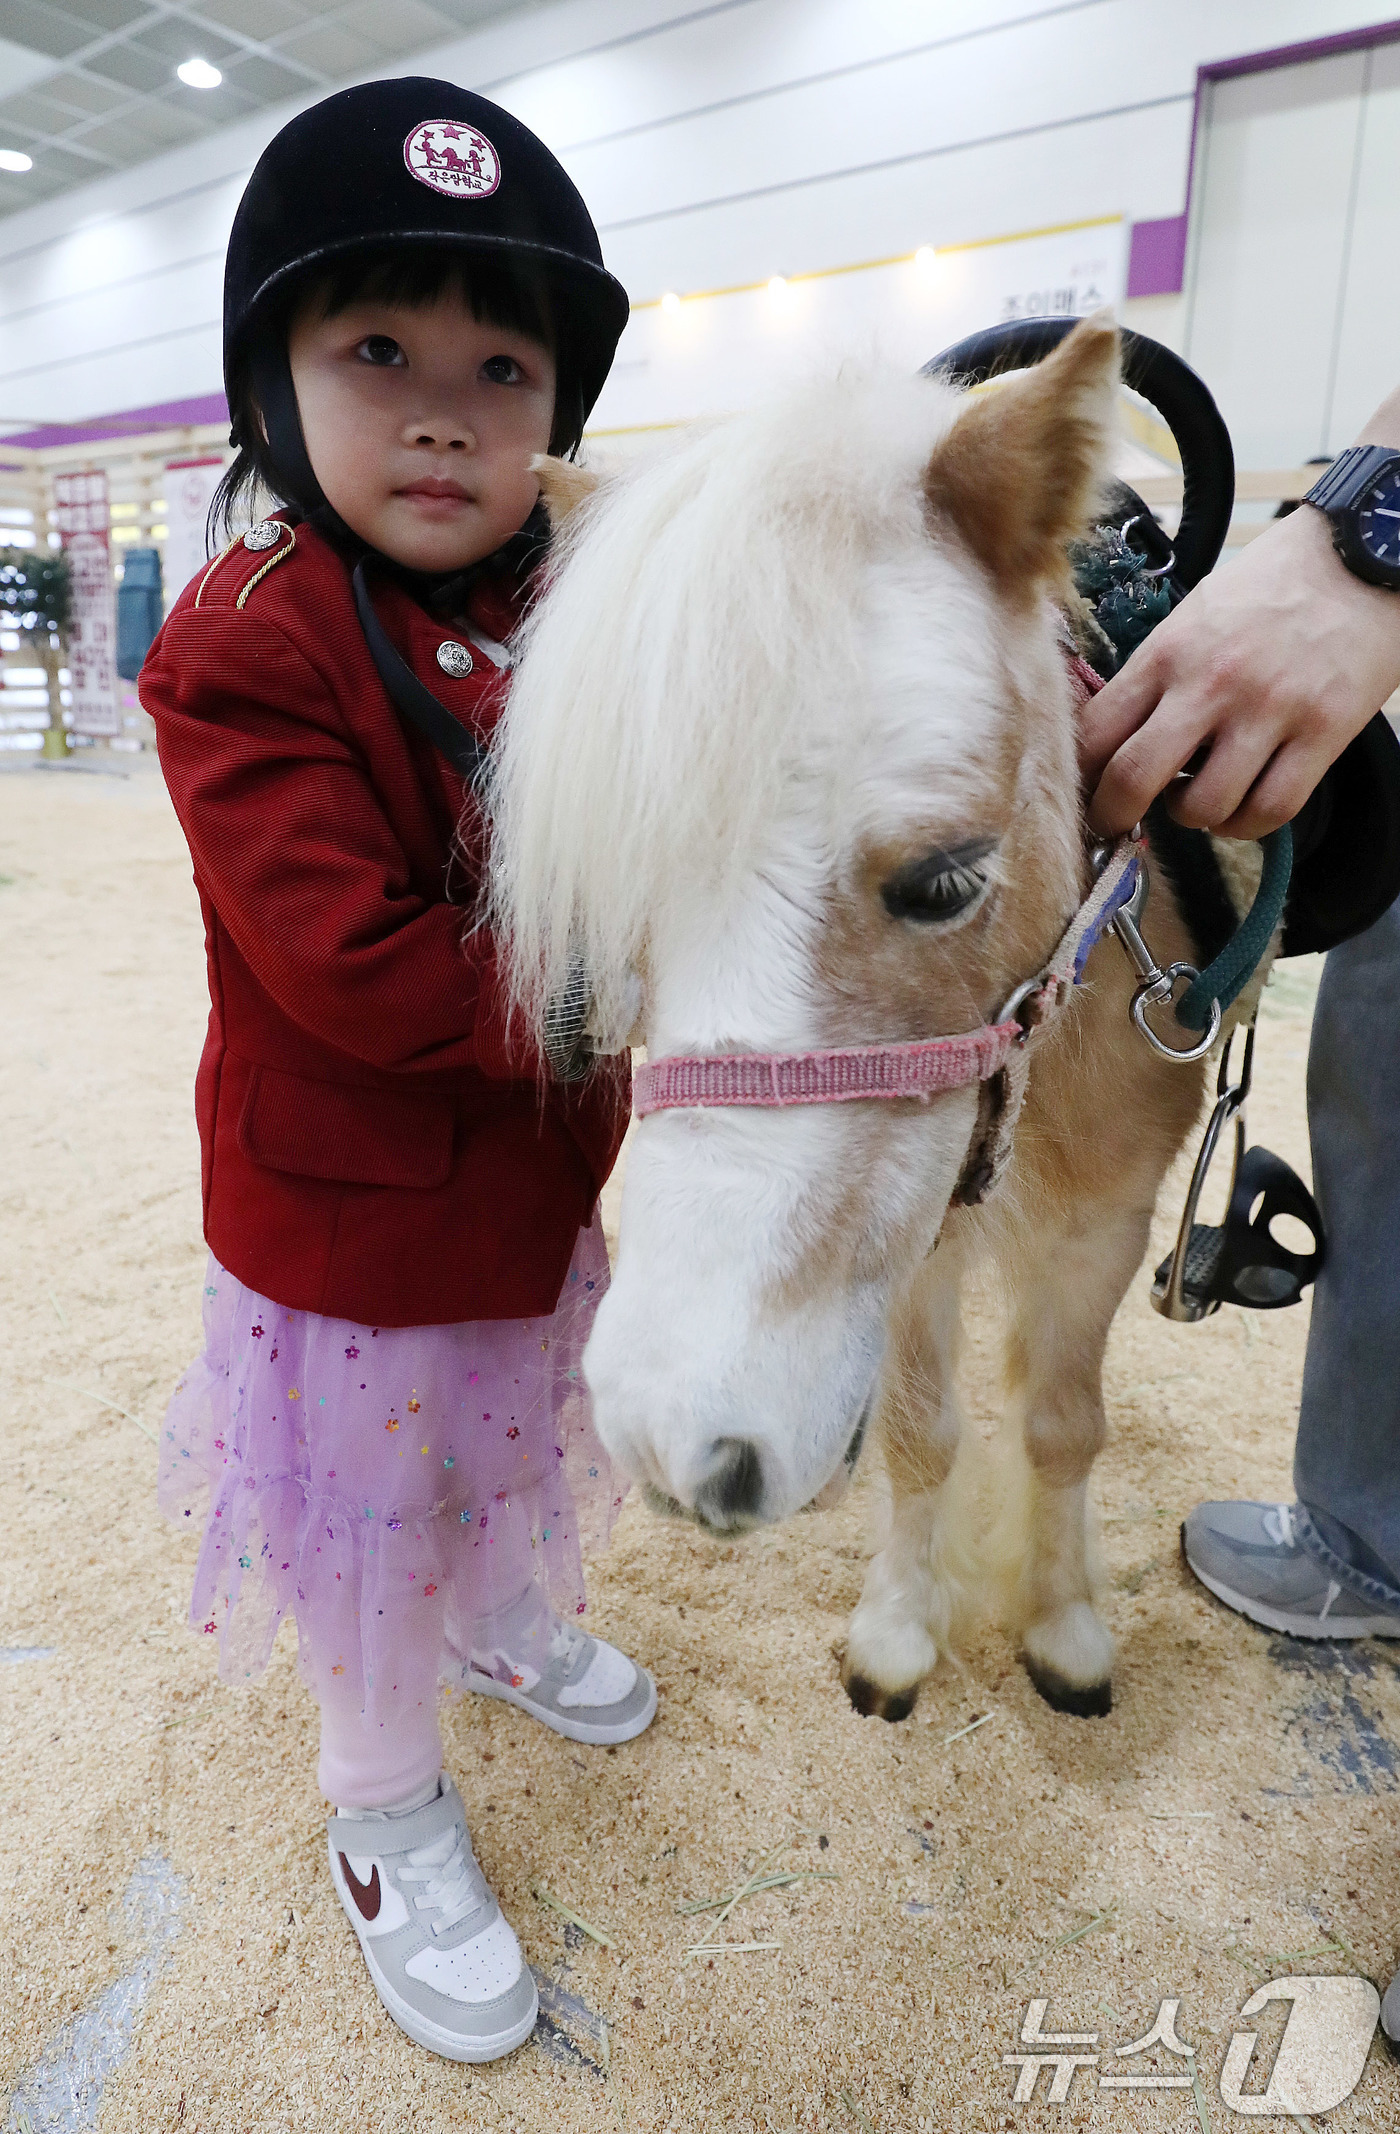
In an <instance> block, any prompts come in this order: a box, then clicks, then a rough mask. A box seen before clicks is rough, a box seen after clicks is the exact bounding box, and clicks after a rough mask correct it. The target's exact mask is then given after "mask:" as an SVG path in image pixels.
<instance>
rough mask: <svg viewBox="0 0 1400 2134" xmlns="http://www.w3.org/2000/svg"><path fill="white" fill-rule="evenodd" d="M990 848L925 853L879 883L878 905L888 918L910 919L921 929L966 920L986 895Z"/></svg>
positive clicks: (988, 878)
mask: <svg viewBox="0 0 1400 2134" xmlns="http://www.w3.org/2000/svg"><path fill="white" fill-rule="evenodd" d="M990 849H991V848H990V846H982V847H980V848H979V849H977V850H976V851H972V852H962V853H951V852H929V853H926V854H925V855H924V857H923V858H922V859H917V860H911V861H910V862H909V864H908V866H907V867H901V868H900V869H899V871H898V873H897V874H892V875H891V876H890V878H889V880H888V881H887V882H882V883H881V885H880V898H881V902H882V903H883V904H884V907H885V909H886V911H887V912H888V913H889V915H890V917H891V918H892V919H913V920H915V921H916V922H917V923H918V924H920V925H922V926H936V925H938V924H939V923H940V922H946V921H947V920H949V919H962V918H966V916H967V915H968V913H969V912H970V911H971V910H972V909H973V907H974V905H976V904H978V903H980V902H981V900H982V898H983V897H984V896H985V894H986V891H987V886H988V883H989V881H990V878H991V877H990V870H989V868H988V866H987V856H988V853H989V851H990Z"/></svg>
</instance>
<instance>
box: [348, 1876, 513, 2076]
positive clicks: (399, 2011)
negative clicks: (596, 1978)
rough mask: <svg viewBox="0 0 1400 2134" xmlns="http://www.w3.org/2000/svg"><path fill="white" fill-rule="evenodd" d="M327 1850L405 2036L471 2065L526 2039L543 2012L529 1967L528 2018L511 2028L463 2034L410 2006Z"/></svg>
mask: <svg viewBox="0 0 1400 2134" xmlns="http://www.w3.org/2000/svg"><path fill="white" fill-rule="evenodd" d="M327 1850H328V1852H329V1854H330V1864H331V1881H332V1882H333V1883H334V1884H335V1893H336V1895H337V1897H339V1899H340V1908H341V1910H342V1911H343V1912H344V1914H345V1916H346V1918H347V1920H348V1921H349V1922H350V1927H351V1931H352V1932H353V1934H354V1936H355V1939H356V1941H357V1942H358V1943H359V1944H360V1954H361V1956H363V1958H364V1960H365V1969H366V1970H367V1971H368V1972H369V1975H370V1979H371V1981H372V1983H373V1986H374V1990H375V1992H376V1993H377V1994H378V1996H379V1999H380V2001H381V2002H382V2004H383V2006H384V2009H385V2011H386V2013H387V2014H389V2015H391V2016H392V2017H393V2019H394V2021H395V2022H396V2023H397V2024H398V2026H399V2029H400V2030H401V2031H402V2032H403V2034H404V2036H405V2037H407V2038H411V2039H412V2040H413V2042H414V2044H415V2045H421V2046H423V2047H424V2049H425V2050H426V2051H428V2052H433V2053H436V2054H437V2055H438V2057H439V2059H442V2060H456V2061H458V2062H465V2063H467V2064H469V2065H471V2066H478V2065H480V2064H481V2063H482V2062H483V2061H487V2060H503V2059H504V2058H505V2056H506V2054H507V2053H512V2052H514V2051H515V2050H516V2048H517V2047H518V2046H521V2045H523V2044H524V2043H525V2040H526V2039H527V2038H528V2037H529V2035H530V2033H531V2031H532V2030H533V2029H534V2027H535V2024H536V2023H537V2022H538V2021H539V2013H540V1997H539V1993H538V1991H537V1990H536V1987H535V1982H534V1979H533V1977H532V1976H531V1975H530V1973H529V1972H528V1971H527V1973H526V1976H527V1977H529V1978H530V2013H529V2016H528V2018H526V2017H523V2016H522V2017H521V2018H520V2020H519V2021H518V2022H516V2023H512V2025H511V2027H510V2029H509V2030H499V2031H496V2032H495V2033H494V2035H493V2036H491V2037H489V2038H464V2037H463V2036H462V2034H461V2032H460V2031H456V2030H444V2029H443V2028H442V2026H441V2025H440V2024H438V2023H431V2022H429V2020H428V2018H427V2017H426V2016H424V2015H420V2014H419V2013H418V2010H417V2009H416V2008H412V2007H410V2006H409V2003H408V2002H407V2001H405V2000H403V1999H402V1998H401V1997H400V1995H399V1994H397V1993H396V1992H395V1991H394V1988H393V1987H392V1986H391V1985H390V1983H389V1981H388V1979H387V1978H386V1977H385V1976H384V1973H383V1971H382V1970H381V1969H380V1967H379V1965H378V1964H377V1963H376V1962H375V1960H374V1955H373V1945H372V1943H370V1942H369V1941H367V1939H366V1937H365V1936H364V1935H363V1934H362V1933H361V1932H360V1929H359V1927H358V1926H357V1925H356V1923H355V1920H356V1915H355V1913H354V1912H353V1911H352V1910H351V1908H350V1905H349V1904H348V1903H347V1901H346V1897H345V1891H344V1890H343V1889H342V1887H341V1880H340V1871H339V1869H338V1868H337V1866H336V1862H335V1853H334V1849H333V1848H332V1847H331V1846H330V1844H329V1841H328V1842H327Z"/></svg>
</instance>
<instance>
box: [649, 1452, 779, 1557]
mask: <svg viewBox="0 0 1400 2134" xmlns="http://www.w3.org/2000/svg"><path fill="white" fill-rule="evenodd" d="M711 1451H712V1454H713V1459H712V1462H711V1465H710V1467H709V1468H708V1470H707V1471H706V1473H705V1475H704V1476H703V1477H702V1479H701V1480H700V1482H699V1483H698V1484H697V1485H696V1489H695V1496H694V1500H693V1502H692V1503H691V1504H690V1505H689V1506H688V1507H687V1506H686V1505H684V1504H682V1503H681V1502H680V1501H679V1499H678V1498H676V1497H673V1496H670V1495H669V1494H668V1493H667V1491H665V1490H664V1489H659V1488H658V1487H657V1485H656V1484H655V1483H654V1482H646V1483H644V1484H643V1485H642V1493H643V1495H644V1496H645V1498H646V1501H647V1503H648V1505H649V1506H650V1508H651V1510H652V1511H654V1512H661V1513H662V1514H664V1516H665V1517H667V1518H669V1519H694V1520H695V1522H696V1524H697V1525H699V1526H703V1527H705V1528H707V1529H708V1530H709V1532H710V1533H712V1534H732V1533H733V1532H734V1531H735V1530H736V1529H737V1528H739V1527H745V1526H752V1525H754V1524H755V1522H756V1521H757V1520H758V1519H759V1518H761V1516H762V1512H761V1506H762V1503H763V1461H762V1458H761V1456H760V1454H759V1450H758V1447H757V1446H756V1445H752V1444H750V1443H749V1441H748V1439H747V1438H737V1437H729V1438H717V1439H716V1440H715V1443H714V1445H713V1446H712V1448H711Z"/></svg>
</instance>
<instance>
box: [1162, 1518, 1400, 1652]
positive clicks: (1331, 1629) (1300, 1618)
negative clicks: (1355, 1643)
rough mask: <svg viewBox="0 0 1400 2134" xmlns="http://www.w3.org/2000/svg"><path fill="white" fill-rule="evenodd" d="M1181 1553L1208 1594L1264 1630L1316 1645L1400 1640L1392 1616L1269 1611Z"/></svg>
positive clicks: (1399, 1632) (1261, 1603) (1282, 1610)
mask: <svg viewBox="0 0 1400 2134" xmlns="http://www.w3.org/2000/svg"><path fill="white" fill-rule="evenodd" d="M1181 1553H1182V1555H1183V1556H1185V1557H1186V1562H1187V1564H1188V1566H1189V1568H1190V1570H1191V1572H1192V1575H1193V1576H1194V1577H1196V1578H1198V1579H1199V1580H1200V1582H1201V1584H1202V1585H1203V1586H1204V1587H1205V1588H1206V1589H1207V1591H1208V1592H1211V1593H1213V1594H1214V1595H1215V1597H1216V1599H1217V1600H1220V1601H1224V1603H1225V1605H1226V1607H1227V1608H1233V1609H1234V1611H1235V1613H1236V1615H1243V1616H1247V1617H1248V1618H1249V1620H1250V1622H1251V1623H1258V1624H1259V1625H1260V1626H1261V1627H1262V1628H1263V1629H1265V1630H1277V1631H1280V1632H1282V1634H1283V1635H1284V1636H1285V1637H1290V1638H1314V1639H1316V1640H1317V1641H1318V1642H1319V1643H1321V1642H1325V1641H1327V1640H1329V1639H1330V1640H1332V1641H1334V1642H1336V1643H1341V1642H1344V1641H1346V1640H1350V1639H1356V1638H1400V1623H1397V1621H1396V1620H1395V1617H1394V1616H1393V1615H1365V1616H1357V1615H1348V1616H1342V1617H1340V1618H1334V1617H1332V1616H1318V1615H1291V1614H1290V1613H1289V1612H1288V1610H1287V1609H1286V1608H1271V1607H1270V1606H1269V1604H1268V1602H1267V1601H1259V1600H1253V1599H1251V1597H1250V1596H1249V1595H1248V1594H1246V1593H1237V1592H1236V1591H1235V1589H1234V1587H1233V1586H1227V1585H1226V1584H1225V1581H1224V1580H1223V1579H1222V1578H1212V1577H1211V1574H1210V1572H1209V1571H1203V1570H1202V1569H1201V1567H1200V1565H1199V1564H1197V1563H1192V1562H1191V1558H1190V1556H1189V1555H1187V1552H1186V1547H1185V1544H1184V1543H1183V1544H1182V1550H1181Z"/></svg>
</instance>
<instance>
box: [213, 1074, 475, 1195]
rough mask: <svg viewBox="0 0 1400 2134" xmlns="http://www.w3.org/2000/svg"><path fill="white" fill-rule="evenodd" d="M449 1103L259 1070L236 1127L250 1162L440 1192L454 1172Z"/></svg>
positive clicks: (338, 1179) (345, 1181)
mask: <svg viewBox="0 0 1400 2134" xmlns="http://www.w3.org/2000/svg"><path fill="white" fill-rule="evenodd" d="M454 1116H455V1107H454V1105H453V1101H452V1099H451V1097H442V1096H422V1097H419V1096H411V1095H402V1094H400V1093H399V1092H398V1091H397V1090H391V1089H354V1088H350V1087H348V1086H346V1085H344V1084H342V1083H339V1082H311V1081H307V1080H306V1079H305V1078H304V1077H303V1076H301V1075H299V1074H286V1073H284V1072H283V1070H282V1069H281V1068H278V1067H255V1068H254V1069H253V1078H252V1081H251V1082H250V1083H249V1085H248V1094H247V1096H246V1098H245V1099H244V1102H243V1112H242V1116H241V1118H240V1119H239V1122H238V1145H239V1147H240V1148H241V1149H242V1151H243V1153H244V1155H245V1156H247V1157H249V1158H250V1159H251V1161H252V1162H254V1163H260V1164H263V1165H265V1166H266V1168H267V1169H268V1170H272V1171H290V1172H292V1173H293V1174H294V1175H295V1176H296V1177H298V1178H325V1179H329V1180H332V1181H334V1182H335V1183H338V1184H342V1185H359V1186H440V1185H442V1184H443V1183H444V1182H445V1181H446V1179H447V1178H448V1176H449V1175H450V1173H451V1170H452V1129H453V1120H454Z"/></svg>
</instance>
